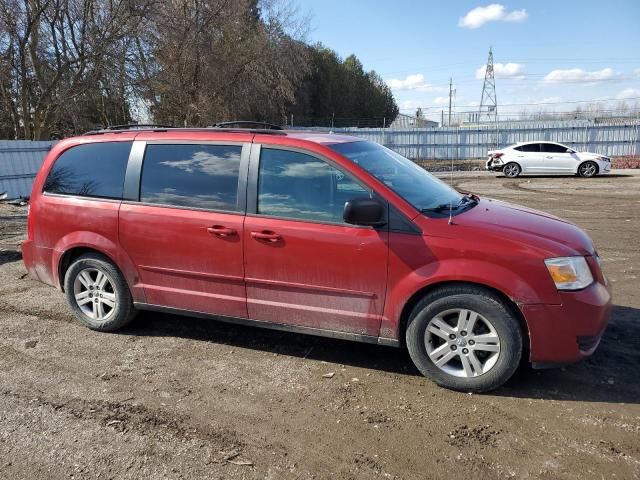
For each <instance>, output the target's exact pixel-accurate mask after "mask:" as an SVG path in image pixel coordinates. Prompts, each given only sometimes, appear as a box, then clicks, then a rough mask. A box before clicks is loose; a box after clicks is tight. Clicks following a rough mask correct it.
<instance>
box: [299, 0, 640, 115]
mask: <svg viewBox="0 0 640 480" xmlns="http://www.w3.org/2000/svg"><path fill="white" fill-rule="evenodd" d="M292 1H293V3H294V4H296V5H297V7H298V11H299V14H300V15H309V18H310V27H309V32H308V34H307V41H309V42H322V43H323V44H324V45H326V46H327V47H329V48H332V49H333V50H335V51H336V52H338V54H339V55H340V56H342V57H343V58H344V57H346V56H348V55H350V54H352V53H353V54H355V55H356V56H357V57H358V58H359V59H360V60H361V61H362V63H363V65H364V68H365V70H375V71H376V72H378V73H379V74H380V75H381V76H382V78H384V80H385V81H386V82H387V84H388V85H389V86H390V87H391V88H392V90H393V93H394V96H395V98H396V101H397V103H398V106H399V107H400V109H401V112H403V113H409V114H414V113H415V111H416V109H417V107H422V108H423V111H424V112H425V113H426V114H427V115H426V116H427V117H429V118H434V119H439V118H440V115H441V110H443V109H445V110H446V109H448V102H449V98H448V92H449V79H450V78H452V79H453V89H454V90H455V95H454V105H455V110H456V111H459V112H462V111H473V110H475V109H476V108H477V105H478V104H479V103H480V97H481V94H482V85H483V80H484V65H485V64H486V62H487V56H488V52H489V47H490V46H491V47H492V48H493V55H494V70H495V72H496V94H497V99H498V111H499V112H500V113H501V114H505V113H520V112H522V111H523V110H526V111H528V112H532V111H538V110H545V111H572V110H574V109H575V108H576V107H577V106H581V107H582V108H585V107H586V106H587V105H588V104H589V103H594V102H600V104H601V105H602V106H601V108H611V109H613V108H616V107H619V106H620V102H621V101H622V100H625V101H626V103H627V104H629V105H633V104H635V103H638V104H640V28H638V27H639V26H640V0H608V1H602V0H599V1H595V0H580V1H576V0H556V1H552V0H535V1H525V0H515V1H509V2H502V3H491V2H490V1H489V2H486V1H485V2H482V1H466V0H455V1H453V0H449V1H430V2H428V1H418V0H414V1H409V0H386V1H373V0H369V1H366V0H315V1H314V0H292Z"/></svg>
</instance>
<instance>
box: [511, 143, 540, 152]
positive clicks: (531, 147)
mask: <svg viewBox="0 0 640 480" xmlns="http://www.w3.org/2000/svg"><path fill="white" fill-rule="evenodd" d="M515 150H518V151H519V152H540V144H539V143H527V144H526V145H520V146H519V147H516V148H515Z"/></svg>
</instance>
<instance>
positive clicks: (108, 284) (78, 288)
mask: <svg viewBox="0 0 640 480" xmlns="http://www.w3.org/2000/svg"><path fill="white" fill-rule="evenodd" d="M73 296H74V298H75V301H76V304H77V305H78V307H80V310H82V313H84V314H85V315H86V316H87V317H89V318H91V319H92V320H98V321H104V320H108V319H109V318H110V317H111V316H112V315H114V312H115V311H116V309H117V307H118V297H117V295H116V291H115V289H114V282H113V279H112V278H111V277H110V276H109V275H108V274H107V273H106V272H103V271H102V270H99V269H98V268H94V267H89V268H85V269H84V270H80V272H78V274H77V275H76V278H75V280H74V282H73Z"/></svg>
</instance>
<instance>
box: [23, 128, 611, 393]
mask: <svg viewBox="0 0 640 480" xmlns="http://www.w3.org/2000/svg"><path fill="white" fill-rule="evenodd" d="M22 252H23V257H24V263H25V265H26V267H27V270H28V271H29V273H30V274H31V275H32V276H33V277H35V278H38V279H39V280H41V281H43V282H45V283H48V284H50V285H53V286H55V287H57V288H59V289H61V290H62V291H63V292H64V293H65V295H66V297H67V299H68V301H69V304H70V305H71V308H72V310H73V311H74V313H75V316H76V317H77V318H78V320H79V321H80V322H81V323H83V324H84V325H86V326H87V327H89V328H91V329H95V330H102V331H112V330H115V329H118V328H120V327H122V326H124V325H126V324H127V323H128V322H129V321H131V320H132V318H133V316H134V314H135V312H136V311H138V310H154V311H162V312H173V313H179V314H184V315H193V316H197V317H215V318H217V319H220V320H224V321H228V322H232V323H241V324H251V325H257V326H262V327H269V328H275V329H281V330H292V331H296V332H302V333H311V334H316V335H326V336H330V337H338V338H345V339H352V340H358V341H363V342H371V343H378V344H382V345H393V346H398V347H406V348H407V349H408V351H409V354H410V356H411V358H412V360H413V361H414V363H415V365H416V367H417V368H418V369H419V370H420V372H422V373H423V374H424V375H426V376H427V377H429V378H431V379H433V381H435V382H436V383H437V384H439V385H442V386H445V387H448V388H452V389H457V390H463V391H476V392H479V391H487V390H491V389H495V388H497V387H499V386H500V385H502V384H503V383H504V382H505V381H507V380H508V379H509V377H511V375H512V374H513V373H514V371H515V370H516V368H517V367H518V365H519V363H520V361H521V359H522V358H526V359H528V360H529V361H530V362H531V363H532V364H533V366H534V367H547V366H554V365H562V364H568V363H571V362H575V361H578V360H580V359H582V358H585V357H587V356H589V355H591V354H592V353H593V352H594V350H595V349H596V347H597V346H598V343H599V341H600V337H601V336H602V333H603V331H604V329H605V326H606V323H607V319H608V315H609V310H610V306H611V290H610V287H609V286H608V283H607V280H606V278H605V276H604V275H603V273H602V271H601V269H600V260H599V258H598V254H597V253H596V250H595V248H594V246H593V243H592V241H591V239H590V238H589V237H588V236H587V235H586V234H585V233H584V232H583V231H582V230H581V229H580V228H578V227H577V226H576V225H574V224H572V223H569V222H567V221H565V220H562V219H560V218H557V217H554V216H552V215H548V214H546V213H543V212H539V211H536V210H531V209H528V208H524V207H521V206H518V205H512V204H509V203H505V202H501V201H498V200H492V199H490V198H480V197H478V196H477V195H471V194H461V193H459V192H457V191H456V190H454V189H453V188H451V187H449V186H447V185H446V184H445V183H443V182H441V181H440V180H438V179H436V178H435V177H433V176H432V175H430V174H429V173H427V172H426V171H425V170H424V169H422V168H420V167H419V166H417V165H416V164H414V163H413V162H411V161H410V160H407V159H406V158H404V157H402V156H400V155H398V154H397V153H395V152H393V151H391V150H389V149H387V148H385V147H383V146H381V145H378V144H376V143H373V142H370V141H364V140H362V139H360V138H355V137H349V136H342V135H334V134H324V133H310V132H293V131H287V130H265V129H231V128H226V129H225V128H208V129H178V128H153V127H149V128H148V129H141V128H138V129H129V130H101V131H98V132H94V133H91V134H87V135H85V136H82V137H77V138H70V139H66V140H63V141H61V142H59V143H58V144H57V145H56V146H55V147H54V148H53V149H52V150H51V152H50V153H49V154H48V156H47V158H46V159H45V161H44V163H43V165H42V168H41V169H40V172H39V173H38V175H37V177H36V179H35V182H34V185H33V193H32V195H31V203H30V210H29V219H28V239H27V240H26V241H25V242H24V244H23V246H22Z"/></svg>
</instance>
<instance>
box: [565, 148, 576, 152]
mask: <svg viewBox="0 0 640 480" xmlns="http://www.w3.org/2000/svg"><path fill="white" fill-rule="evenodd" d="M567 153H576V151H575V150H573V149H572V148H567Z"/></svg>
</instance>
